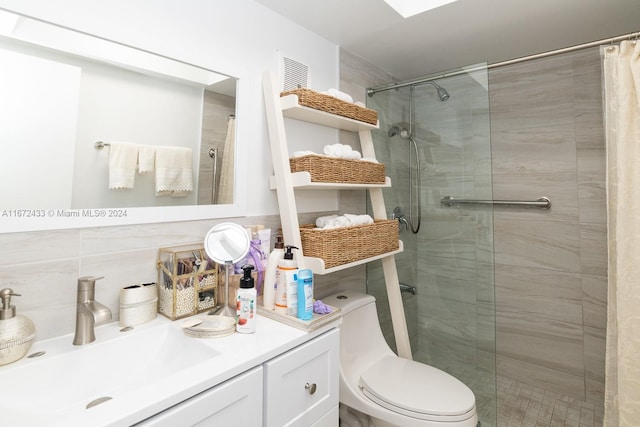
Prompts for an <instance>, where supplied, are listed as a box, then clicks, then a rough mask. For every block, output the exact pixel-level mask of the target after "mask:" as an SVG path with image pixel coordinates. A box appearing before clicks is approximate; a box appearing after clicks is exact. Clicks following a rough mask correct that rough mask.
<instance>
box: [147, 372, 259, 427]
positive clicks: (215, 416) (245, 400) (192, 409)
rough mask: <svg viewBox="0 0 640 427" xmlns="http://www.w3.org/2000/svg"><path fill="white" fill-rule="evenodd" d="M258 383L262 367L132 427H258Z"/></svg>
mask: <svg viewBox="0 0 640 427" xmlns="http://www.w3.org/2000/svg"><path fill="white" fill-rule="evenodd" d="M262 380H263V368H262V366H258V367H256V368H253V369H251V370H250V371H248V372H245V373H243V374H240V375H238V376H236V377H234V378H231V379H230V380H228V381H226V382H224V383H222V384H220V385H218V386H216V387H213V388H212V389H209V390H207V391H204V392H202V393H200V394H197V395H195V396H193V397H192V398H191V399H189V400H186V401H184V402H182V403H179V404H178V405H176V406H173V407H171V408H169V409H167V410H166V411H163V412H161V413H159V414H157V415H155V416H154V417H152V418H150V419H148V420H145V421H143V422H142V423H140V424H136V425H137V426H144V427H151V426H153V427H176V426H202V427H205V426H218V427H219V426H234V427H255V426H261V425H262Z"/></svg>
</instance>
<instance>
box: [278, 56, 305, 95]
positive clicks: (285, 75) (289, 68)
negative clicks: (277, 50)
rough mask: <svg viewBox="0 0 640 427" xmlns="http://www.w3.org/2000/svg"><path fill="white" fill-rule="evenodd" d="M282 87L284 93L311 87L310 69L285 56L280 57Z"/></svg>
mask: <svg viewBox="0 0 640 427" xmlns="http://www.w3.org/2000/svg"><path fill="white" fill-rule="evenodd" d="M278 56H279V58H278V62H279V63H278V65H279V71H280V72H279V74H280V87H281V88H282V90H283V91H286V90H292V89H297V88H300V87H305V88H307V87H309V67H308V66H307V65H304V64H302V63H300V62H298V61H296V60H293V59H291V58H288V57H286V56H284V55H281V54H280V55H278Z"/></svg>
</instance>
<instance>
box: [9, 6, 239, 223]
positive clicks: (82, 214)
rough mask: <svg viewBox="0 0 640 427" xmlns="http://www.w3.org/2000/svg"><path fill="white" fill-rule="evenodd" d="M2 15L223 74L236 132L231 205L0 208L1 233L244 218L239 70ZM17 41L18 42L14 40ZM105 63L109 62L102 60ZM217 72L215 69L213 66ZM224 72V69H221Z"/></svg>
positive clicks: (23, 15)
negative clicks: (229, 82) (230, 86)
mask: <svg viewBox="0 0 640 427" xmlns="http://www.w3.org/2000/svg"><path fill="white" fill-rule="evenodd" d="M0 11H1V12H6V13H10V14H14V15H17V16H19V17H20V18H24V19H31V20H34V21H37V22H39V23H42V24H46V25H50V26H52V27H54V28H56V29H58V30H63V31H66V32H69V34H77V35H80V36H82V37H91V38H95V39H97V40H99V41H100V42H101V43H111V44H113V45H115V46H118V47H119V48H125V49H131V50H135V51H136V52H142V53H145V54H147V55H149V54H151V55H154V56H157V57H159V58H163V59H164V60H171V61H175V62H176V63H178V64H181V65H185V66H191V67H195V68H197V69H200V70H206V71H210V72H213V73H218V74H224V75H226V76H229V77H233V78H235V79H236V131H235V137H236V142H235V156H234V158H235V159H236V165H235V167H234V183H235V184H234V194H233V200H234V203H233V204H226V205H190V206H158V207H139V208H112V209H106V208H100V209H91V208H87V209H47V208H44V209H19V208H16V209H4V208H0V233H15V232H30V231H47V230H63V229H75V228H90V227H108V226H118V225H120V226H124V225H135V224H152V223H164V222H179V221H195V220H204V219H218V218H234V217H243V216H246V209H247V200H246V197H245V194H246V193H245V190H246V186H247V177H246V174H244V173H239V170H240V168H238V163H237V162H238V160H239V159H243V158H246V152H247V151H248V146H247V145H248V137H247V135H246V128H245V127H243V126H242V124H243V123H244V120H243V118H245V117H248V114H250V105H249V104H250V103H249V102H248V99H246V97H245V96H242V94H243V93H244V92H245V87H246V86H247V85H248V84H249V82H250V78H249V77H248V75H246V73H245V71H244V70H243V69H241V68H239V67H235V69H229V64H228V63H227V62H226V61H223V62H225V64H224V66H223V65H221V66H220V68H221V69H219V70H213V69H212V68H210V67H208V66H204V65H198V64H194V63H189V62H185V61H181V60H179V59H176V58H170V57H167V56H164V55H162V54H158V53H156V52H150V51H146V50H143V49H139V48H137V47H135V46H130V45H127V44H123V43H120V42H117V41H114V40H110V39H106V38H102V37H100V36H97V35H94V34H90V33H85V32H82V31H79V30H76V29H73V28H68V27H64V26H61V25H58V24H55V23H53V22H49V21H45V20H42V19H39V18H35V17H32V16H29V15H25V14H23V13H19V12H14V11H12V10H8V9H5V8H2V7H0ZM17 40H18V41H20V39H17ZM103 61H104V62H108V60H106V59H104V60H103ZM216 68H218V67H217V66H216ZM223 68H224V69H223Z"/></svg>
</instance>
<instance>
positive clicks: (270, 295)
mask: <svg viewBox="0 0 640 427" xmlns="http://www.w3.org/2000/svg"><path fill="white" fill-rule="evenodd" d="M283 255H284V242H283V241H282V236H280V235H278V236H277V237H276V243H275V247H274V248H273V251H272V252H271V254H269V260H268V261H267V270H266V272H265V274H264V287H263V291H262V305H263V306H264V308H266V309H268V310H273V309H275V298H276V287H277V286H278V263H279V262H280V260H281V259H282V257H283Z"/></svg>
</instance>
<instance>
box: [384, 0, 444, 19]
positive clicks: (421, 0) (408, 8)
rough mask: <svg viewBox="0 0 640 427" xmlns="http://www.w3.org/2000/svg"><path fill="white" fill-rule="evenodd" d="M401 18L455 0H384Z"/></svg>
mask: <svg viewBox="0 0 640 427" xmlns="http://www.w3.org/2000/svg"><path fill="white" fill-rule="evenodd" d="M384 1H385V2H386V3H387V4H388V5H389V6H391V7H392V8H393V9H394V10H395V11H396V12H398V13H399V14H400V15H401V16H402V17H403V18H409V17H411V16H414V15H418V14H420V13H424V12H426V11H428V10H432V9H435V8H437V7H440V6H444V5H445V4H449V3H453V2H454V1H457V0H384Z"/></svg>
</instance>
